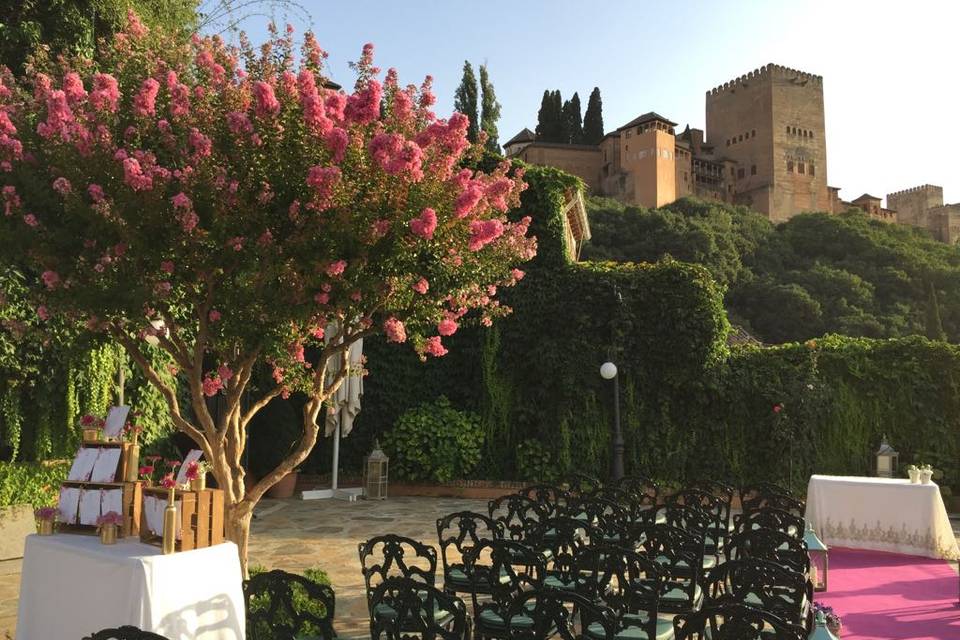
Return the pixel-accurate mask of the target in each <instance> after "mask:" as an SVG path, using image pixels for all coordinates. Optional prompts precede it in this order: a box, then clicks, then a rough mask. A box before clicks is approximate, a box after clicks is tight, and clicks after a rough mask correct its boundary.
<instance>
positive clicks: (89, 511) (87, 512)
mask: <svg viewBox="0 0 960 640" xmlns="http://www.w3.org/2000/svg"><path fill="white" fill-rule="evenodd" d="M99 517H100V489H84V490H83V491H81V492H80V524H90V525H96V524H97V518H99Z"/></svg>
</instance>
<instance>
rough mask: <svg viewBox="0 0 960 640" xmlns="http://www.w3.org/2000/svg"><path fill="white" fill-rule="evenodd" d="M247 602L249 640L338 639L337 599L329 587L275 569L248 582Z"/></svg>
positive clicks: (245, 594) (245, 586)
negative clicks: (336, 631) (335, 620)
mask: <svg viewBox="0 0 960 640" xmlns="http://www.w3.org/2000/svg"><path fill="white" fill-rule="evenodd" d="M243 599H244V602H245V603H246V609H247V638H249V640H274V639H278V640H279V639H283V640H287V639H291V640H292V639H293V638H300V637H306V636H309V637H311V638H318V639H319V638H322V639H323V640H333V638H336V637H337V634H336V633H335V632H334V630H333V616H334V613H335V609H336V596H335V595H334V592H333V588H332V587H330V586H329V585H325V584H318V583H316V582H314V581H313V580H310V579H309V578H306V577H304V576H300V575H296V574H294V573H287V572H286V571H281V570H280V569H274V570H273V571H267V572H265V573H260V574H257V575H255V576H253V577H252V578H250V579H249V580H245V581H244V582H243Z"/></svg>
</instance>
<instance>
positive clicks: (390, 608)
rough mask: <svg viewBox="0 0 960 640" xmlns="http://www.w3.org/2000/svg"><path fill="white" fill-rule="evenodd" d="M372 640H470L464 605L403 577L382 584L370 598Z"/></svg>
mask: <svg viewBox="0 0 960 640" xmlns="http://www.w3.org/2000/svg"><path fill="white" fill-rule="evenodd" d="M370 606H371V609H372V610H373V611H375V612H376V615H372V616H371V617H370V638H371V640H381V639H382V640H413V639H414V638H419V639H420V640H436V639H440V640H469V638H470V623H469V619H468V617H467V609H466V607H465V606H464V604H463V601H462V600H461V599H460V598H458V597H456V596H455V595H453V594H449V593H446V592H444V591H441V590H439V589H436V588H434V587H431V586H428V585H425V584H423V582H421V581H420V580H414V579H412V578H404V577H400V576H393V577H389V578H387V579H386V580H384V581H383V582H381V583H380V584H379V585H378V586H377V587H376V588H375V589H374V590H373V593H372V594H371V596H370Z"/></svg>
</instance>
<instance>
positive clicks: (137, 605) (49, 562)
mask: <svg viewBox="0 0 960 640" xmlns="http://www.w3.org/2000/svg"><path fill="white" fill-rule="evenodd" d="M124 624H132V625H134V626H137V627H140V628H141V629H144V630H146V631H153V632H154V633H159V634H160V635H163V636H165V637H167V638H170V640H243V638H244V606H243V587H242V577H241V572H240V560H239V557H238V556H237V547H236V545H234V544H233V543H225V544H219V545H216V546H213V547H207V548H205V549H197V550H194V551H184V552H179V553H174V554H171V555H167V556H165V555H163V553H162V552H161V551H160V549H159V548H158V547H153V546H150V545H146V544H141V543H140V542H139V541H137V540H136V539H135V538H127V539H126V540H121V541H118V542H117V544H115V545H110V546H107V545H102V544H100V538H99V537H97V536H85V535H68V534H57V535H53V536H37V535H31V536H28V537H27V544H26V550H25V551H24V556H23V571H22V574H21V578H20V605H19V611H18V614H17V639H16V640H80V638H83V637H85V636H88V635H90V634H91V633H94V632H96V631H100V630H101V629H106V628H116V627H119V626H120V625H124Z"/></svg>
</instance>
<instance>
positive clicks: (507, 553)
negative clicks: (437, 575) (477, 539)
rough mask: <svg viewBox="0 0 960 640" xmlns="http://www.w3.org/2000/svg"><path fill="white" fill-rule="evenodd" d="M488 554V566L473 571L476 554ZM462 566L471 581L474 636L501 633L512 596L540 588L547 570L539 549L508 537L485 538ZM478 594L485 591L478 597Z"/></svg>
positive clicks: (479, 556)
mask: <svg viewBox="0 0 960 640" xmlns="http://www.w3.org/2000/svg"><path fill="white" fill-rule="evenodd" d="M482 557H487V558H489V561H490V565H489V568H488V569H484V570H480V571H476V570H474V567H475V566H476V563H477V561H478V559H479V558H482ZM464 566H465V568H466V571H467V574H468V575H469V576H470V579H471V580H472V582H473V588H472V589H471V591H470V596H471V598H472V599H473V615H474V621H475V623H476V625H477V629H478V636H484V637H489V636H496V637H503V636H504V635H505V633H506V626H507V625H506V622H505V621H506V614H507V610H508V609H509V608H510V604H511V603H512V602H513V600H514V598H515V597H516V596H517V595H518V594H520V593H523V592H525V591H530V590H535V589H540V588H541V587H542V586H543V580H544V577H545V576H546V573H547V561H546V558H544V556H543V554H542V553H539V552H537V551H534V550H533V549H531V548H530V547H528V546H527V545H524V544H521V543H519V542H513V541H510V540H488V541H484V542H481V543H480V544H479V545H477V546H476V547H474V548H473V549H471V550H470V551H469V552H468V553H467V555H466V556H465V557H464ZM478 594H488V595H489V597H488V598H483V599H481V598H479V597H478Z"/></svg>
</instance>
